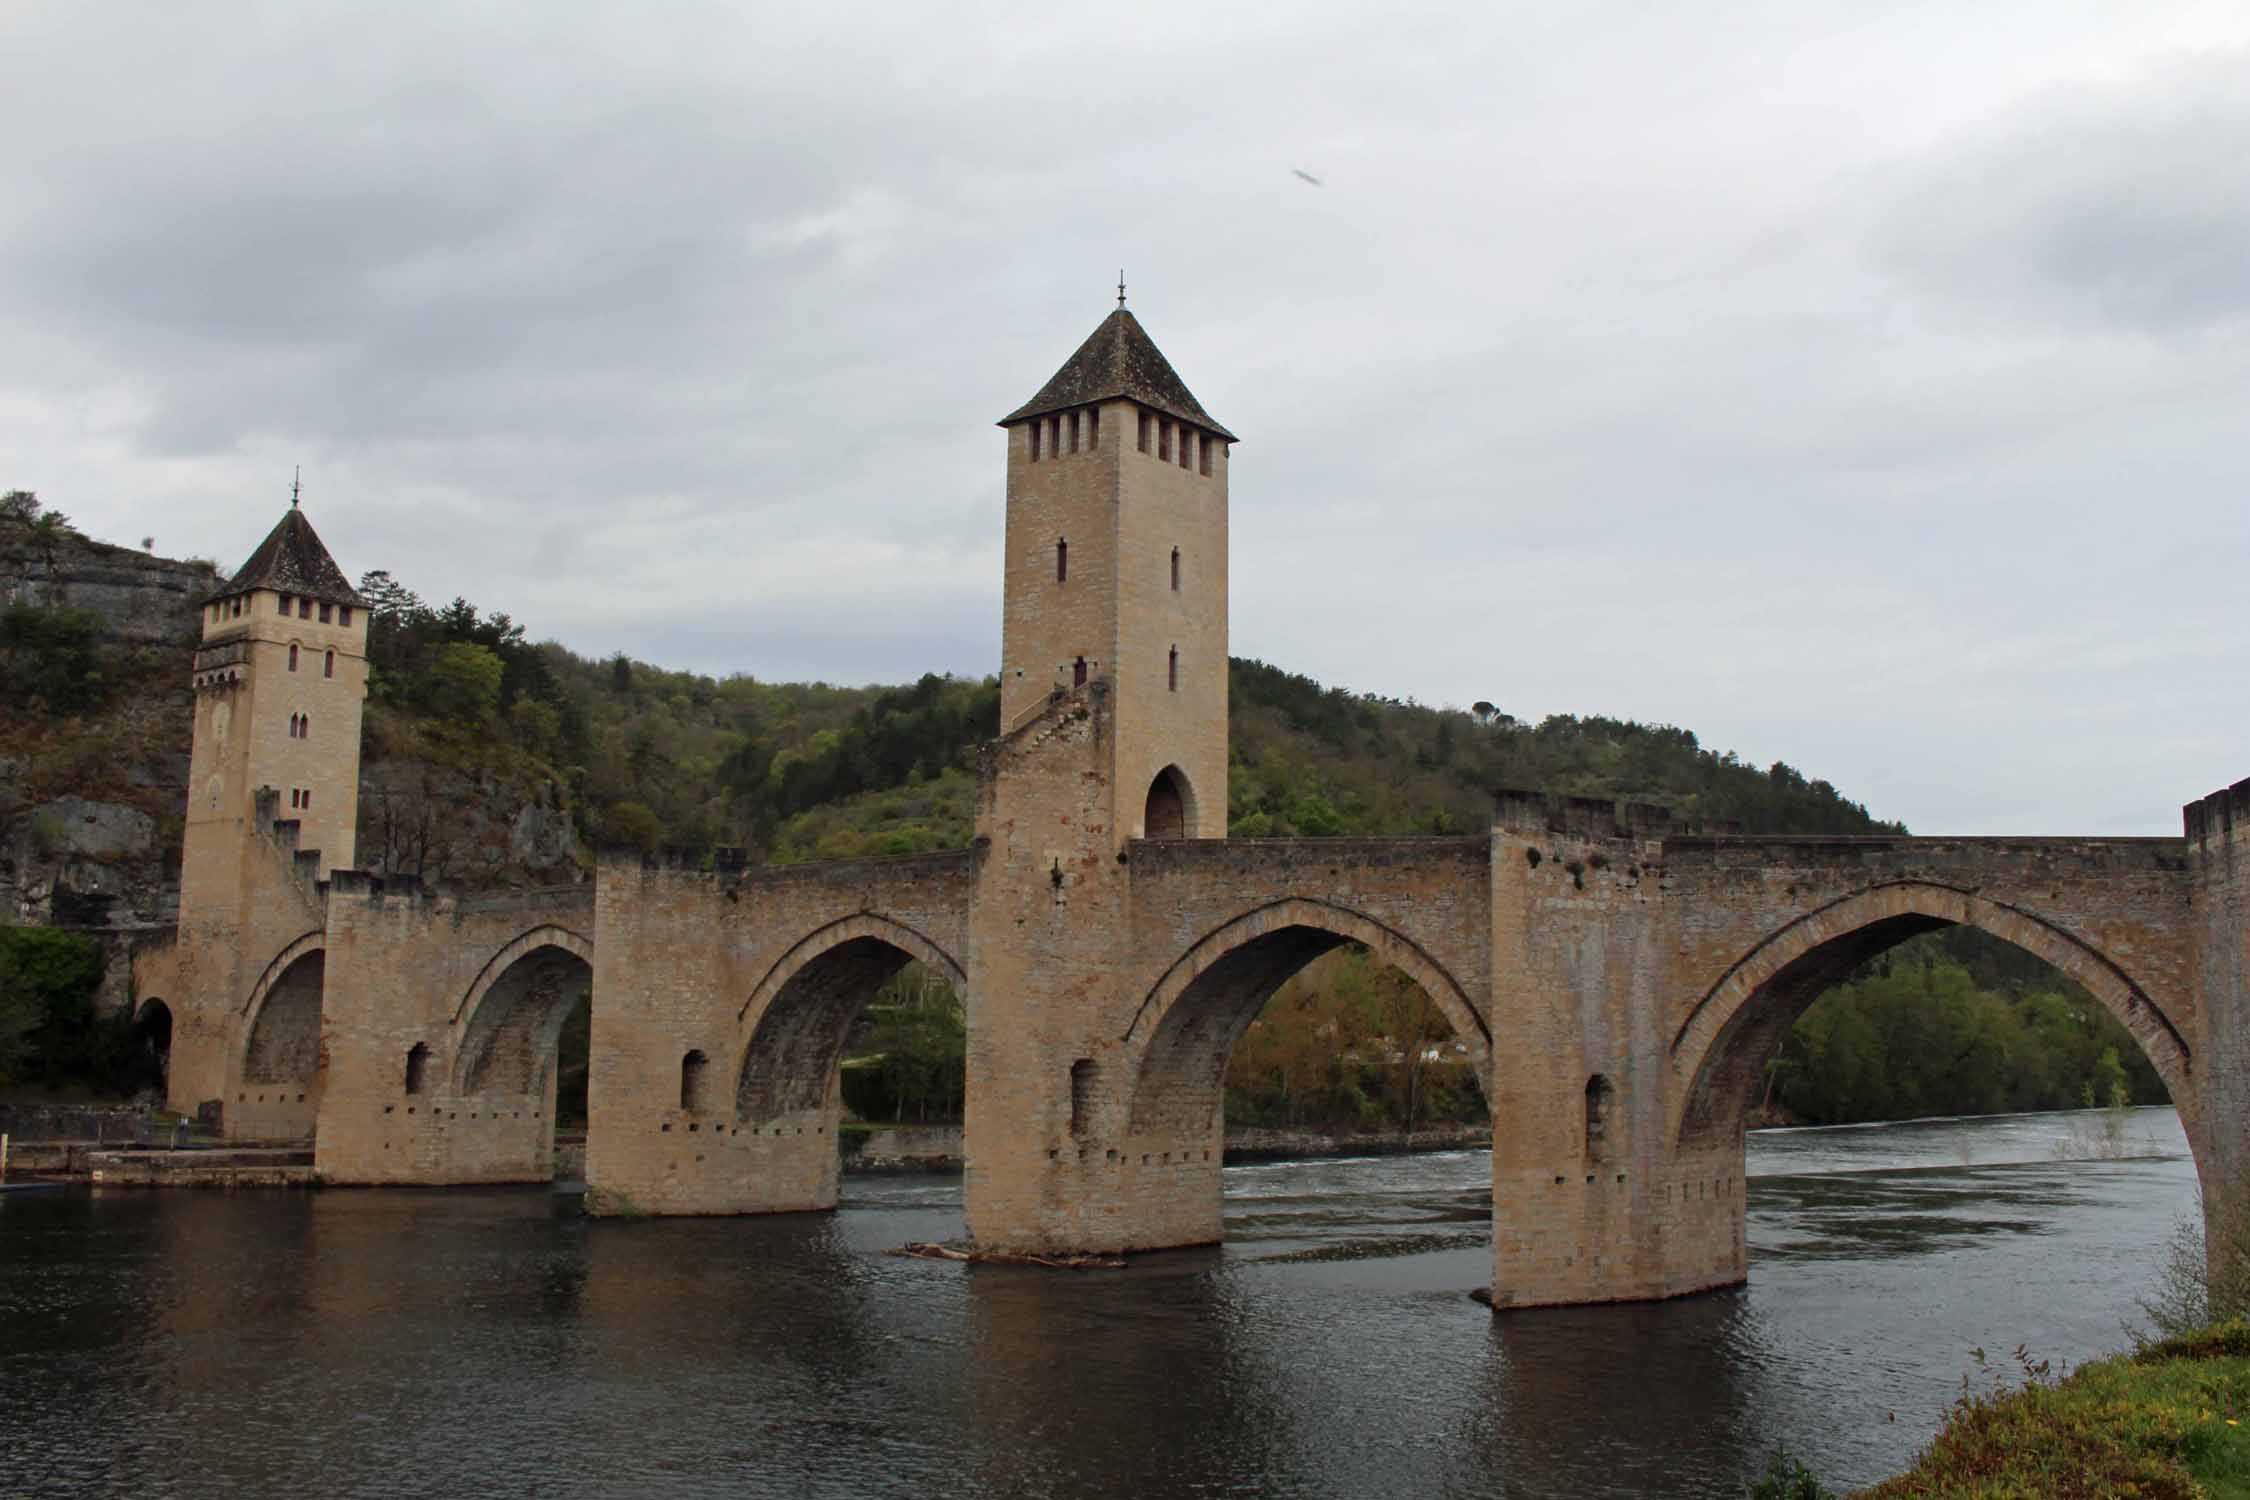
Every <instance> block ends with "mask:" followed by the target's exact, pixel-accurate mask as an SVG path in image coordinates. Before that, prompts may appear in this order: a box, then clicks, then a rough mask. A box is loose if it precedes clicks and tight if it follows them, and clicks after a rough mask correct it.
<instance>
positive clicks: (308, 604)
mask: <svg viewBox="0 0 2250 1500" xmlns="http://www.w3.org/2000/svg"><path fill="white" fill-rule="evenodd" d="M297 618H298V619H300V620H309V619H311V618H312V601H311V600H310V599H299V600H298V601H297Z"/></svg>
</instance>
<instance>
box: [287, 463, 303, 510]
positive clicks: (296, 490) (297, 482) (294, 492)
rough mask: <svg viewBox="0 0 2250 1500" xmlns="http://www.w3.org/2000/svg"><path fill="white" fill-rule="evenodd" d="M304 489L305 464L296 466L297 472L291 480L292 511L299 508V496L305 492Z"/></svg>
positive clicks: (290, 501) (290, 497) (290, 505)
mask: <svg viewBox="0 0 2250 1500" xmlns="http://www.w3.org/2000/svg"><path fill="white" fill-rule="evenodd" d="M304 487H305V466H304V465H303V464H298V465H297V466H296V472H295V473H294V474H292V475H291V476H290V478H289V508H290V509H291V510H295V509H296V508H297V496H298V495H299V494H300V493H302V492H303V490H304Z"/></svg>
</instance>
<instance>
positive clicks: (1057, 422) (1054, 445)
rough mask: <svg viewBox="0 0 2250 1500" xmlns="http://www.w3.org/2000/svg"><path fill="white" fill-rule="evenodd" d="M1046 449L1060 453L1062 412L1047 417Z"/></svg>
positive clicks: (1053, 452)
mask: <svg viewBox="0 0 2250 1500" xmlns="http://www.w3.org/2000/svg"><path fill="white" fill-rule="evenodd" d="M1047 451H1048V452H1049V453H1052V454H1056V455H1058V456H1059V455H1060V454H1061V453H1062V413H1060V412H1057V413H1056V414H1055V415H1053V416H1051V417H1049V418H1048V419H1047Z"/></svg>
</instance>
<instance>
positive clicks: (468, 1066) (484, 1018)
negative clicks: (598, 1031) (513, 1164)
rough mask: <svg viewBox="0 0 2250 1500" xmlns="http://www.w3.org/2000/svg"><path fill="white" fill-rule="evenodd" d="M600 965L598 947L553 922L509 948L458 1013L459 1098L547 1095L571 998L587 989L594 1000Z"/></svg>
mask: <svg viewBox="0 0 2250 1500" xmlns="http://www.w3.org/2000/svg"><path fill="white" fill-rule="evenodd" d="M593 963H594V945H593V943H592V942H591V941H590V940H589V939H588V938H587V937H586V936H585V935H584V934H583V933H579V932H575V931H573V930H571V929H570V928H568V927H564V926H561V925H559V924H557V923H553V922H543V923H541V924H539V925H538V926H535V927H531V928H528V929H526V930H525V931H523V932H521V933H518V934H517V935H516V936H515V937H513V938H511V939H509V940H508V941H507V942H506V943H504V944H502V945H501V947H500V949H499V950H498V951H497V952H495V953H494V954H493V955H492V957H491V958H490V959H488V960H486V961H485V965H484V967H483V968H482V969H480V970H478V972H477V977H476V978H475V979H473V980H471V981H470V983H469V987H468V989H467V990H466V991H464V992H463V994H462V997H461V1003H460V1004H459V1005H457V1006H456V1007H455V1008H454V1012H453V1020H452V1022H451V1024H450V1026H449V1028H448V1029H449V1031H450V1038H449V1040H450V1043H451V1047H452V1053H453V1056H452V1059H451V1066H450V1067H449V1068H448V1069H447V1070H446V1076H448V1077H449V1078H450V1079H451V1080H452V1089H453V1091H454V1092H455V1093H456V1094H460V1095H467V1094H475V1093H480V1092H485V1091H488V1090H490V1089H494V1088H497V1089H499V1090H501V1091H503V1092H508V1093H523V1094H541V1093H544V1092H545V1090H546V1085H547V1082H548V1079H547V1073H548V1071H549V1070H550V1069H551V1065H552V1063H553V1056H552V1054H553V1052H554V1049H555V1047H556V1044H557V1040H558V1038H559V1037H560V1035H561V1032H562V1028H563V1024H564V1023H565V1022H566V1021H567V1020H569V1018H570V1015H571V1013H572V1012H573V1011H574V1010H576V1009H577V1000H576V997H574V996H571V995H569V994H567V993H565V991H567V990H568V989H569V988H571V986H572V985H574V984H583V985H584V986H585V989H586V991H587V993H588V995H589V996H590V994H591V990H592V985H593ZM496 1068H497V1069H498V1072H497V1073H495V1069H496Z"/></svg>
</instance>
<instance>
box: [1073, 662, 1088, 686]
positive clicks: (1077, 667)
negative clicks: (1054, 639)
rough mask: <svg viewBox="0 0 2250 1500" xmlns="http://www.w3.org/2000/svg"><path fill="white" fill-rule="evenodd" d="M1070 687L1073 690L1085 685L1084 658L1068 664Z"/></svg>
mask: <svg viewBox="0 0 2250 1500" xmlns="http://www.w3.org/2000/svg"><path fill="white" fill-rule="evenodd" d="M1070 685H1071V686H1072V687H1074V688H1082V687H1084V686H1085V685H1086V658H1085V657H1083V656H1081V657H1079V658H1078V660H1076V661H1074V662H1072V663H1071V664H1070Z"/></svg>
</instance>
